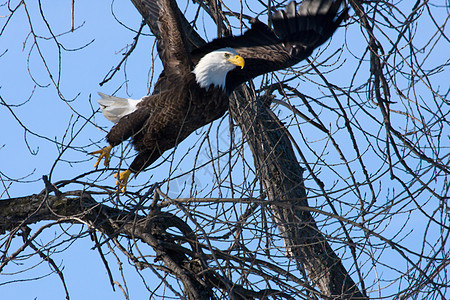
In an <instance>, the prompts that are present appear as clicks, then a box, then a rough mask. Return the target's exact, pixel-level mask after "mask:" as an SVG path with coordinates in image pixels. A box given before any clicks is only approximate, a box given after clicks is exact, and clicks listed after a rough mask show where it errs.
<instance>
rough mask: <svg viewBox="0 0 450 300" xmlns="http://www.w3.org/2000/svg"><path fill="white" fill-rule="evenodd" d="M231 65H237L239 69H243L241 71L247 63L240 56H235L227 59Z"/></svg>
mask: <svg viewBox="0 0 450 300" xmlns="http://www.w3.org/2000/svg"><path fill="white" fill-rule="evenodd" d="M227 60H228V61H229V62H230V63H232V64H233V65H236V66H238V67H241V69H243V68H244V65H245V61H244V59H243V58H242V56H239V55H235V56H234V57H231V58H229V59H227Z"/></svg>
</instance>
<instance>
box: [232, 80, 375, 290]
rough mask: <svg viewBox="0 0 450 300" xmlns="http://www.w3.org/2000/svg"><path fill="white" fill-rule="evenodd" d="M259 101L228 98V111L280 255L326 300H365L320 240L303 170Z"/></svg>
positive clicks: (247, 95) (245, 95)
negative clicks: (246, 150)
mask: <svg viewBox="0 0 450 300" xmlns="http://www.w3.org/2000/svg"><path fill="white" fill-rule="evenodd" d="M264 102H265V101H261V100H260V99H258V101H257V100H255V99H254V97H252V96H251V95H250V93H249V92H248V89H245V88H244V89H242V92H241V93H235V94H234V96H233V97H231V98H230V113H231V115H232V118H233V119H234V121H235V122H236V123H237V124H238V126H239V127H240V128H241V131H242V132H243V134H244V138H245V139H246V141H247V143H248V144H249V146H250V149H251V151H252V153H253V158H254V161H255V164H256V168H257V170H258V171H259V172H258V174H259V176H260V180H261V181H262V183H263V186H264V190H265V192H266V196H267V198H268V200H269V201H271V202H272V201H276V202H278V203H279V202H283V205H277V204H273V205H270V208H271V210H272V212H273V217H274V220H273V221H274V223H275V224H276V225H277V226H278V230H279V232H280V235H281V237H282V239H283V240H284V243H285V247H286V254H287V255H288V256H289V257H290V258H291V259H294V260H295V262H296V263H297V267H300V268H303V269H304V270H305V271H306V272H307V273H308V276H309V278H310V280H311V282H312V284H313V285H314V286H317V287H318V288H319V289H320V291H321V292H322V294H324V295H325V296H327V297H330V298H332V299H350V298H351V299H367V297H365V296H363V294H362V293H361V292H360V291H359V290H358V287H357V286H356V285H355V283H354V282H353V280H352V279H351V277H350V276H349V274H348V272H347V271H346V270H345V268H344V266H343V265H342V262H341V260H340V259H339V258H338V257H337V255H336V254H335V253H334V251H333V250H332V249H331V247H330V245H329V244H328V243H327V241H326V239H325V237H324V236H323V235H322V233H321V232H320V231H319V229H318V228H317V225H316V223H315V221H314V219H313V217H312V216H311V214H310V212H309V211H307V210H305V209H302V207H303V208H307V207H308V202H307V198H306V191H305V186H304V180H303V168H302V167H300V165H299V164H298V162H297V159H296V157H295V154H294V151H293V149H292V144H291V142H290V141H289V137H288V135H287V133H286V128H285V127H284V126H283V125H282V122H281V121H280V120H279V119H278V118H277V117H276V116H275V115H274V114H273V113H271V111H270V109H269V108H268V106H267V105H265V104H264Z"/></svg>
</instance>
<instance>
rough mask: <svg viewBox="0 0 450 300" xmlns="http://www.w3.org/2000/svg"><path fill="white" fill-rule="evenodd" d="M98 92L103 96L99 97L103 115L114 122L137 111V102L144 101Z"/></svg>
mask: <svg viewBox="0 0 450 300" xmlns="http://www.w3.org/2000/svg"><path fill="white" fill-rule="evenodd" d="M98 94H99V95H100V97H102V98H101V99H98V100H97V102H98V104H100V108H101V109H102V112H103V115H104V116H105V118H107V119H108V120H110V121H111V122H113V123H117V122H119V120H120V119H121V118H123V117H124V116H126V115H128V114H131V113H132V112H133V111H135V110H136V108H137V107H136V106H137V104H138V103H139V102H141V101H142V99H139V100H133V99H126V98H119V97H115V96H110V95H106V94H103V93H100V92H98Z"/></svg>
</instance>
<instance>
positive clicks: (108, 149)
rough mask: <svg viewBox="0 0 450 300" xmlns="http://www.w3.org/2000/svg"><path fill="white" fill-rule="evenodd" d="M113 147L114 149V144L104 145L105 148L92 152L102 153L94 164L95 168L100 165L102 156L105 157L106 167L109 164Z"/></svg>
mask: <svg viewBox="0 0 450 300" xmlns="http://www.w3.org/2000/svg"><path fill="white" fill-rule="evenodd" d="M111 149H112V146H111V145H109V146H107V147H104V148H102V149H100V150H97V151H94V152H91V154H92V155H95V154H100V156H99V157H98V159H97V162H96V163H95V165H94V168H97V167H98V165H99V163H100V162H101V161H102V158H103V157H104V158H105V167H107V166H108V165H109V154H110V152H111Z"/></svg>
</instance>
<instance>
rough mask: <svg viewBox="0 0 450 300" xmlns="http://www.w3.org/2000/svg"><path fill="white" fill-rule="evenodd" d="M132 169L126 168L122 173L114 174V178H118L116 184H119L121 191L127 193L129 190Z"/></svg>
mask: <svg viewBox="0 0 450 300" xmlns="http://www.w3.org/2000/svg"><path fill="white" fill-rule="evenodd" d="M130 175H131V171H130V170H125V171H123V172H120V173H116V174H114V178H117V181H116V185H118V186H119V191H120V192H122V193H125V191H126V190H127V183H128V177H130Z"/></svg>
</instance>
